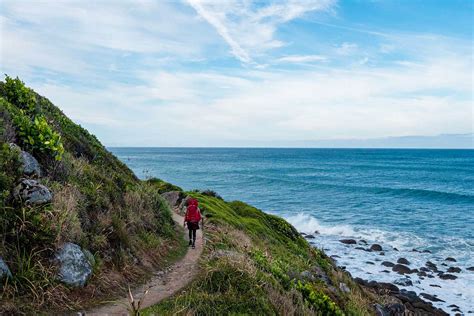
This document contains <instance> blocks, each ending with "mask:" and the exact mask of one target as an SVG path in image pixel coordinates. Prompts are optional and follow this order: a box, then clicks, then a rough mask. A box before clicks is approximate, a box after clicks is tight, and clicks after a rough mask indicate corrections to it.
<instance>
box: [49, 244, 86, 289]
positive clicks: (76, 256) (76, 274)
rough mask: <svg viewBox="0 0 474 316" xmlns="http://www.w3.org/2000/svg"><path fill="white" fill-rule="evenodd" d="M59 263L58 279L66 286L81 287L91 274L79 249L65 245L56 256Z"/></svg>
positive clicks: (76, 246)
mask: <svg viewBox="0 0 474 316" xmlns="http://www.w3.org/2000/svg"><path fill="white" fill-rule="evenodd" d="M56 259H57V260H58V261H59V264H60V267H59V279H60V280H61V281H62V282H64V283H66V284H67V285H70V286H73V287H79V286H80V287H82V286H84V285H85V284H86V282H87V280H88V279H89V277H90V276H91V274H92V267H91V264H90V263H89V261H88V260H87V257H86V255H84V252H82V250H81V247H79V246H78V245H76V244H73V243H65V244H64V245H63V246H62V247H61V249H59V251H58V253H57V254H56Z"/></svg>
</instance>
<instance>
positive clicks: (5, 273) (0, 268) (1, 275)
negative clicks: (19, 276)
mask: <svg viewBox="0 0 474 316" xmlns="http://www.w3.org/2000/svg"><path fill="white" fill-rule="evenodd" d="M11 277H12V272H11V271H10V268H8V265H7V264H6V263H5V261H3V259H2V257H0V281H2V280H3V279H5V278H11ZM2 284H3V282H0V288H1V287H2Z"/></svg>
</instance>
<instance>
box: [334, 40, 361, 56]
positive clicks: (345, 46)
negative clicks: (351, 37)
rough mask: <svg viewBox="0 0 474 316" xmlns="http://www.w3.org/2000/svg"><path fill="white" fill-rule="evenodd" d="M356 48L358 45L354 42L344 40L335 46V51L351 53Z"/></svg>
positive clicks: (346, 54) (340, 53) (345, 53)
mask: <svg viewBox="0 0 474 316" xmlns="http://www.w3.org/2000/svg"><path fill="white" fill-rule="evenodd" d="M357 49H358V45H357V44H355V43H347V42H344V43H342V44H341V46H339V47H337V48H336V53H337V54H339V55H343V56H348V55H352V54H353V53H355V52H356V51H357Z"/></svg>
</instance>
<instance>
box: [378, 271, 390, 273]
mask: <svg viewBox="0 0 474 316" xmlns="http://www.w3.org/2000/svg"><path fill="white" fill-rule="evenodd" d="M380 272H382V273H390V271H388V270H382V271H380Z"/></svg>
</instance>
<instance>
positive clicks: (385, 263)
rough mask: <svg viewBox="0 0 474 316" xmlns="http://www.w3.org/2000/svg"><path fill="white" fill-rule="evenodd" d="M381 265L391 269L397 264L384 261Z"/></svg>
mask: <svg viewBox="0 0 474 316" xmlns="http://www.w3.org/2000/svg"><path fill="white" fill-rule="evenodd" d="M381 265H383V266H385V267H389V268H391V267H393V266H394V265H395V264H394V263H392V262H390V261H383V262H382V263H381Z"/></svg>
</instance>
